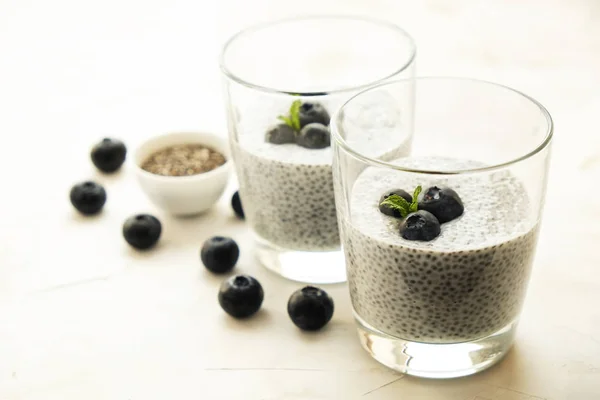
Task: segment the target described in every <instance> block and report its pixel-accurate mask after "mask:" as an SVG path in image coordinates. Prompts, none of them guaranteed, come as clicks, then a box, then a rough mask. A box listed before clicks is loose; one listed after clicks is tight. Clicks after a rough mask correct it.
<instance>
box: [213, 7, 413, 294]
mask: <svg viewBox="0 0 600 400" xmlns="http://www.w3.org/2000/svg"><path fill="white" fill-rule="evenodd" d="M414 59H415V46H414V43H413V40H412V39H411V37H410V36H409V35H408V34H407V33H406V32H404V31H403V30H402V29H400V28H399V27H397V26H395V25H393V24H390V23H387V22H382V21H374V20H369V19H362V18H353V17H310V18H300V19H290V20H284V21H278V22H272V23H268V24H264V25H259V26H255V27H252V28H249V29H246V30H244V31H242V32H240V33H238V34H237V35H235V36H234V37H233V38H232V39H230V40H229V41H228V42H227V44H226V45H225V47H224V49H223V53H222V56H221V69H222V71H223V74H224V77H225V91H226V106H227V111H228V113H227V115H228V125H229V137H230V144H231V148H232V154H233V159H234V162H235V165H236V169H237V176H238V180H239V184H240V196H241V199H242V204H243V207H244V211H245V214H246V219H247V221H248V224H249V225H250V228H251V229H252V230H253V232H254V233H255V236H256V241H257V247H256V252H257V256H258V259H259V260H260V262H261V263H262V264H263V265H264V266H266V267H267V268H269V269H270V270H272V271H275V272H276V273H278V274H280V275H282V276H284V277H286V278H289V279H292V280H297V281H303V282H311V283H335V282H342V281H345V280H346V271H345V268H344V260H343V254H342V252H341V251H340V239H339V230H338V225H337V217H336V210H335V198H334V194H333V178H332V173H331V164H332V151H331V147H330V140H331V138H330V133H329V128H328V125H329V121H330V116H331V114H332V113H333V112H334V111H335V110H336V108H337V107H339V106H340V105H341V104H342V103H343V102H344V101H346V100H348V99H349V98H350V97H351V96H352V95H353V94H355V93H357V92H358V91H360V90H363V89H365V88H367V87H370V86H373V85H375V84H378V83H380V82H383V81H386V80H389V79H392V78H398V77H412V76H413V69H414V68H413V67H414V62H413V61H414ZM406 96H407V97H410V94H409V93H406ZM363 111H364V112H365V113H366V112H368V111H369V110H363ZM307 125H308V126H307ZM305 127H306V128H305ZM404 139H406V138H404ZM404 139H403V140H400V141H397V142H394V143H389V142H379V143H378V147H377V146H376V145H377V143H376V144H375V145H374V148H375V150H378V151H379V152H380V153H390V152H392V153H394V154H395V155H401V154H403V153H405V152H406V151H407V150H408V146H409V144H410V143H409V141H408V140H404Z"/></svg>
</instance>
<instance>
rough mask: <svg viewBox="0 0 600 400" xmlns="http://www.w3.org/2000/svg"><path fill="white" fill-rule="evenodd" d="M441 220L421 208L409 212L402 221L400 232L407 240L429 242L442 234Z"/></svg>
mask: <svg viewBox="0 0 600 400" xmlns="http://www.w3.org/2000/svg"><path fill="white" fill-rule="evenodd" d="M440 232H441V229H440V222H439V221H438V219H437V218H436V217H435V216H434V215H433V214H432V213H430V212H429V211H425V210H419V211H417V212H414V213H411V214H408V215H407V216H406V218H405V219H404V220H403V221H402V222H401V223H400V234H401V235H402V237H403V238H404V239H406V240H421V241H425V242H428V241H430V240H433V239H435V238H436V237H438V235H439V234H440Z"/></svg>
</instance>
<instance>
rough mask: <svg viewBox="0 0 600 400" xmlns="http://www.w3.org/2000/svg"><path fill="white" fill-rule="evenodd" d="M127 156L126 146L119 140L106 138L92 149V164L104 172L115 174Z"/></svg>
mask: <svg viewBox="0 0 600 400" xmlns="http://www.w3.org/2000/svg"><path fill="white" fill-rule="evenodd" d="M126 155H127V148H126V147H125V144H123V142H121V141H120V140H117V139H110V138H104V139H102V141H101V142H99V143H97V144H96V145H95V146H94V147H93V148H92V154H91V156H92V162H93V163H94V165H95V166H96V168H98V169H99V170H100V171H102V172H107V173H110V172H115V171H116V170H118V169H119V168H121V165H123V162H124V161H125V156H126Z"/></svg>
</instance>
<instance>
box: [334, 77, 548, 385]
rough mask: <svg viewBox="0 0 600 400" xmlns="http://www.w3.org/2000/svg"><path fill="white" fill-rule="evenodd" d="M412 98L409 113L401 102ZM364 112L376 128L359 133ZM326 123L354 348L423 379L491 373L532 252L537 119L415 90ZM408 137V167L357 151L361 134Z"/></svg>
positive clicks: (483, 98)
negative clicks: (410, 94)
mask: <svg viewBox="0 0 600 400" xmlns="http://www.w3.org/2000/svg"><path fill="white" fill-rule="evenodd" d="M412 88H414V90H415V102H412V103H411V102H406V99H405V98H404V96H403V95H402V94H403V93H405V92H406V91H407V90H409V89H410V90H412ZM374 99H377V100H376V101H377V105H376V106H374V105H373V104H374ZM365 104H368V105H369V107H371V108H372V116H375V117H374V118H372V119H369V120H364V117H363V116H362V114H361V112H362V111H361V110H363V109H364V106H365ZM413 106H414V107H413ZM391 115H395V116H399V117H397V118H395V119H394V118H389V116H391ZM381 121H386V122H388V123H386V124H382V122H381ZM390 121H395V123H394V124H389V122H390ZM331 124H332V146H333V151H334V164H333V172H334V185H335V195H336V203H337V210H338V216H339V222H340V228H341V237H342V245H343V248H344V253H345V259H346V268H347V273H348V284H349V289H350V295H351V299H352V307H353V311H354V315H355V319H356V321H357V324H358V331H359V336H360V340H361V343H362V345H363V347H364V348H365V349H366V350H367V351H368V352H369V353H370V354H371V355H372V356H373V357H374V358H375V359H376V360H378V361H379V362H381V363H382V364H384V365H386V366H388V367H391V368H393V369H396V370H398V371H401V372H403V373H407V374H410V375H416V376H422V377H430V378H450V377H458V376H464V375H469V374H473V373H475V372H478V371H481V370H483V369H485V368H487V367H489V366H491V365H493V364H494V363H496V362H497V361H499V360H500V359H501V358H502V356H503V355H504V354H505V353H506V352H507V351H508V349H509V348H510V346H511V344H512V341H513V338H514V333H515V329H516V326H517V321H518V319H519V314H520V311H521V307H522V305H523V302H524V299H525V294H526V291H527V285H528V281H529V276H530V272H531V266H532V261H533V258H534V253H535V248H536V243H537V237H538V229H539V225H540V219H541V215H542V208H543V204H544V196H545V191H546V177H547V171H548V162H549V155H550V142H551V139H552V131H553V126H552V119H551V117H550V115H549V114H548V112H547V110H546V109H545V108H544V107H543V106H542V105H541V104H540V103H538V102H537V101H535V100H534V99H532V98H531V97H528V96H527V95H525V94H523V93H520V92H518V91H516V90H513V89H510V88H507V87H504V86H501V85H497V84H493V83H489V82H482V81H476V80H469V79H454V78H417V79H412V80H400V81H396V82H393V83H386V84H382V85H379V86H377V87H374V88H371V89H368V90H366V91H364V92H362V93H360V94H358V95H356V96H355V97H353V98H352V99H350V100H349V101H348V102H347V103H345V104H344V105H343V106H342V107H341V108H340V110H339V111H338V113H337V114H336V115H335V116H334V117H333V119H332V123H331ZM407 131H411V133H412V148H411V151H410V153H409V154H408V155H407V156H404V157H398V158H396V159H389V158H382V157H378V156H376V155H374V154H373V153H372V152H369V151H368V150H369V148H368V147H369V146H368V144H369V143H370V141H371V140H372V139H371V138H372V136H373V135H380V140H381V141H389V142H394V141H395V140H396V138H397V137H399V136H400V137H404V136H410V133H407ZM419 186H420V187H421V189H422V190H421V192H420V194H419V195H418V196H417V197H416V200H414V194H415V189H416V188H417V187H419ZM401 190H404V191H406V193H404V192H401ZM391 194H396V196H395V197H392V196H391ZM401 198H404V201H403V200H402V199H401ZM385 199H387V200H388V202H387V203H386V204H383V205H382V204H381V203H382V201H384V200H385ZM392 200H393V201H392ZM415 210H418V211H415Z"/></svg>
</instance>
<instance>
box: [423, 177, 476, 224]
mask: <svg viewBox="0 0 600 400" xmlns="http://www.w3.org/2000/svg"><path fill="white" fill-rule="evenodd" d="M418 200H419V210H425V211H429V212H430V213H432V214H433V215H435V217H436V218H437V219H438V221H440V223H441V224H443V223H444V222H448V221H452V220H453V219H454V218H458V217H460V216H461V215H462V213H463V211H464V210H465V207H464V206H463V203H462V200H461V199H460V197H459V196H458V194H457V193H456V192H455V191H454V190H452V189H450V188H447V187H442V188H439V187H437V186H432V187H430V188H429V189H427V190H424V191H422V192H421V194H419V198H418Z"/></svg>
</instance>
